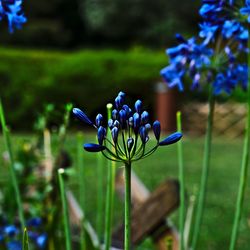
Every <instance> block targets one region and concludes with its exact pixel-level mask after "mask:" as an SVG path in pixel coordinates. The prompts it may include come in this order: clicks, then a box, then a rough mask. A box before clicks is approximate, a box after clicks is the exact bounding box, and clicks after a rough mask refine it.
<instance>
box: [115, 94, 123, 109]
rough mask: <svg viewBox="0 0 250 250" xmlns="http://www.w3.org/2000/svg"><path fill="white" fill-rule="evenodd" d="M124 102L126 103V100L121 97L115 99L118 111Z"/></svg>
mask: <svg viewBox="0 0 250 250" xmlns="http://www.w3.org/2000/svg"><path fill="white" fill-rule="evenodd" d="M123 102H124V98H123V97H122V96H119V95H118V96H117V97H116V98H115V107H116V108H117V109H118V110H120V109H121V107H122V104H123Z"/></svg>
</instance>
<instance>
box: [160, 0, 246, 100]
mask: <svg viewBox="0 0 250 250" xmlns="http://www.w3.org/2000/svg"><path fill="white" fill-rule="evenodd" d="M236 2H237V3H236ZM239 6H240V4H239V3H238V1H236V0H235V1H232V0H231V1H228V0H227V1H226V0H203V1H202V6H201V8H200V11H199V13H200V15H201V17H202V20H203V21H202V23H201V24H200V32H199V40H200V42H197V40H198V39H197V38H191V39H188V40H187V39H184V38H183V37H182V36H181V35H179V34H178V35H176V38H177V40H178V42H179V45H177V46H176V47H174V48H170V49H167V50H166V53H167V55H168V57H169V63H170V64H169V65H168V66H167V67H165V68H164V69H162V70H161V75H162V77H163V78H164V79H165V81H166V82H167V83H168V85H169V87H174V86H177V87H178V88H179V90H180V91H183V90H184V84H183V82H184V80H185V79H186V77H187V78H190V79H191V81H192V84H191V89H192V90H193V89H200V88H201V87H202V85H204V84H207V83H210V84H212V86H213V90H214V94H215V95H219V94H221V93H223V92H224V93H227V94H231V93H232V91H233V90H234V89H235V88H236V87H237V86H240V87H242V89H243V90H246V88H247V82H248V77H247V72H248V69H247V65H246V63H244V62H241V61H240V60H242V58H245V57H246V54H247V53H248V48H247V40H248V29H247V27H248V22H249V19H250V18H249V15H250V1H249V0H246V2H245V5H244V6H241V7H239ZM215 43H216V44H215ZM240 54H242V56H239V55H240Z"/></svg>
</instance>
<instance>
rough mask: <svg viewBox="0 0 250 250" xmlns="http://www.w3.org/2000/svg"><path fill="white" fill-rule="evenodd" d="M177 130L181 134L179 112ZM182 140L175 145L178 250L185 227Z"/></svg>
mask: <svg viewBox="0 0 250 250" xmlns="http://www.w3.org/2000/svg"><path fill="white" fill-rule="evenodd" d="M176 120H177V130H178V132H182V124H181V112H180V111H178V112H177V114H176ZM182 148H183V147H182V140H180V141H179V142H178V143H177V150H178V165H179V182H180V210H179V230H180V250H184V249H185V243H184V226H185V179H184V164H183V149H182Z"/></svg>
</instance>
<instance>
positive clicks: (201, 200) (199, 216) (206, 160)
mask: <svg viewBox="0 0 250 250" xmlns="http://www.w3.org/2000/svg"><path fill="white" fill-rule="evenodd" d="M214 104H215V101H214V96H213V88H212V86H211V87H210V90H209V111H208V118H207V129H206V138H205V149H204V157H203V168H202V173H201V184H200V191H199V194H198V204H197V210H196V211H197V213H196V217H195V223H194V231H193V240H192V250H195V249H196V247H197V242H198V238H199V233H200V227H201V223H202V217H203V212H204V203H205V197H206V188H207V179H208V173H209V167H210V155H211V144H212V130H213V115H214Z"/></svg>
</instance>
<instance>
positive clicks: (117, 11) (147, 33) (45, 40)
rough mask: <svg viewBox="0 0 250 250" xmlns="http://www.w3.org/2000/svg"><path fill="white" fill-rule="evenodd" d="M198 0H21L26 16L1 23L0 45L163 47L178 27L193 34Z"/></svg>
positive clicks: (182, 31)
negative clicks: (19, 23) (13, 28)
mask: <svg viewBox="0 0 250 250" xmlns="http://www.w3.org/2000/svg"><path fill="white" fill-rule="evenodd" d="M198 6H199V1H198V0H196V1H192V0H178V1H176V0H47V1H34V0H24V11H25V14H26V16H27V17H28V23H26V24H25V25H24V27H23V29H22V30H21V31H18V32H16V33H15V34H13V35H9V34H8V31H7V28H6V23H4V22H1V25H0V29H1V31H0V32H1V36H0V42H1V44H11V45H13V44H14V45H22V46H29V47H34V48H36V47H45V48H46V47H50V48H53V47H56V48H65V49H66V48H77V47H83V46H88V47H97V46H98V47H100V46H101V47H102V46H106V47H107V46H117V47H125V48H126V47H131V46H136V45H145V46H149V47H154V48H157V47H162V46H165V44H166V42H169V41H171V40H172V39H173V37H174V34H175V33H176V32H177V31H178V32H180V33H184V34H190V33H193V32H194V30H195V29H196V26H197V24H196V23H197V19H198V18H199V17H198V15H197V10H198Z"/></svg>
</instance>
